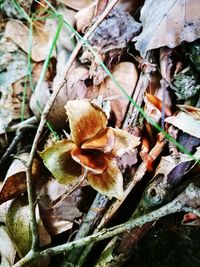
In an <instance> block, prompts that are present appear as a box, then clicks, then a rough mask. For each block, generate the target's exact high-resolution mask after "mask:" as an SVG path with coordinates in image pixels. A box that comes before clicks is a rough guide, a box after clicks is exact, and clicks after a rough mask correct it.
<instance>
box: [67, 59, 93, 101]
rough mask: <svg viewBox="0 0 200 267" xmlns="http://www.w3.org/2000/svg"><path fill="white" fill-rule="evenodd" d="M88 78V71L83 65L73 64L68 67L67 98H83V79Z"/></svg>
mask: <svg viewBox="0 0 200 267" xmlns="http://www.w3.org/2000/svg"><path fill="white" fill-rule="evenodd" d="M88 78H89V71H88V69H87V68H86V67H85V66H84V65H77V64H76V65H75V66H73V67H72V68H70V72H69V74H68V76H67V95H68V100H73V99H76V98H78V99H79V98H80V99H81V98H84V97H85V96H86V93H87V86H86V83H85V81H86V80H87V79H88Z"/></svg>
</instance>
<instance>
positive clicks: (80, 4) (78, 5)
mask: <svg viewBox="0 0 200 267" xmlns="http://www.w3.org/2000/svg"><path fill="white" fill-rule="evenodd" d="M58 2H61V3H63V4H64V5H66V6H68V7H71V8H73V9H75V10H80V9H83V8H85V7H87V6H89V5H90V4H92V2H94V0H79V1H77V0H58Z"/></svg>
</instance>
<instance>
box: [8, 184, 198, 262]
mask: <svg viewBox="0 0 200 267" xmlns="http://www.w3.org/2000/svg"><path fill="white" fill-rule="evenodd" d="M199 199H200V188H198V187H196V186H195V185H194V184H189V186H188V187H187V188H186V189H185V190H184V191H183V192H182V193H181V194H179V195H178V196H177V197H176V198H175V199H174V200H173V201H171V202H170V203H168V204H166V205H165V206H163V207H161V208H159V209H158V210H155V211H152V212H150V213H148V214H145V215H143V216H140V217H138V218H135V219H131V220H129V221H128V222H126V223H123V224H120V225H117V226H114V227H111V228H108V229H104V230H102V231H100V232H98V233H95V234H93V235H90V236H87V237H84V238H82V239H79V240H76V241H72V242H69V243H65V244H63V245H59V246H55V247H51V248H48V249H45V250H43V251H41V252H29V253H28V254H27V255H26V256H25V257H24V258H23V259H21V260H20V261H19V262H17V263H16V264H15V265H13V267H22V266H25V265H27V266H30V265H28V264H30V263H31V262H34V261H36V260H37V259H41V258H45V257H47V256H53V255H57V254H61V253H64V252H66V251H70V250H71V249H74V248H79V247H82V246H85V245H87V244H89V243H93V242H99V241H101V240H104V239H107V238H110V237H113V236H115V235H119V234H121V233H123V232H125V231H130V230H131V229H133V228H134V227H138V226H142V225H144V224H146V223H148V222H152V221H157V220H158V219H160V218H161V217H164V216H167V215H170V214H173V213H176V212H180V211H183V210H184V209H185V208H186V207H189V205H188V204H189V203H192V202H194V203H196V202H197V201H199ZM190 207H191V208H193V209H192V210H193V213H195V214H197V215H198V216H199V215H200V214H199V210H198V209H197V210H196V209H195V207H193V206H190Z"/></svg>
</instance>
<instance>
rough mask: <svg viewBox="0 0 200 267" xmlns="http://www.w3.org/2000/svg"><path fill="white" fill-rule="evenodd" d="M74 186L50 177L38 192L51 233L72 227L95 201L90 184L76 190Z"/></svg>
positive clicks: (54, 233) (40, 205) (41, 211)
mask: <svg viewBox="0 0 200 267" xmlns="http://www.w3.org/2000/svg"><path fill="white" fill-rule="evenodd" d="M73 188H74V185H63V184H60V183H58V182H57V181H56V180H55V179H50V180H49V181H48V182H47V183H46V184H45V185H44V186H42V187H41V189H40V191H39V192H38V194H39V195H41V198H40V200H39V207H40V214H41V218H42V220H43V222H44V225H45V228H46V229H47V230H48V232H49V233H50V234H51V235H57V234H60V233H63V232H65V231H67V230H70V229H72V226H73V223H74V221H75V220H76V219H78V218H80V217H81V216H82V215H83V212H87V210H88V209H89V207H90V205H91V202H92V201H93V198H94V194H93V192H92V189H91V188H90V187H89V186H84V185H81V187H78V188H77V189H76V190H74V191H73ZM70 192H71V193H70ZM63 194H65V197H64V198H63V199H62V196H63ZM67 194H68V195H67ZM57 201H58V202H57ZM55 202H56V204H55Z"/></svg>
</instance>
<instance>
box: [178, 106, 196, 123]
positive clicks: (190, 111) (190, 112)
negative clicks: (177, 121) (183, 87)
mask: <svg viewBox="0 0 200 267" xmlns="http://www.w3.org/2000/svg"><path fill="white" fill-rule="evenodd" d="M176 106H177V107H178V108H179V109H180V110H181V111H184V112H185V113H187V114H188V115H190V116H191V117H192V118H194V119H195V120H200V108H196V107H193V106H189V105H176Z"/></svg>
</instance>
